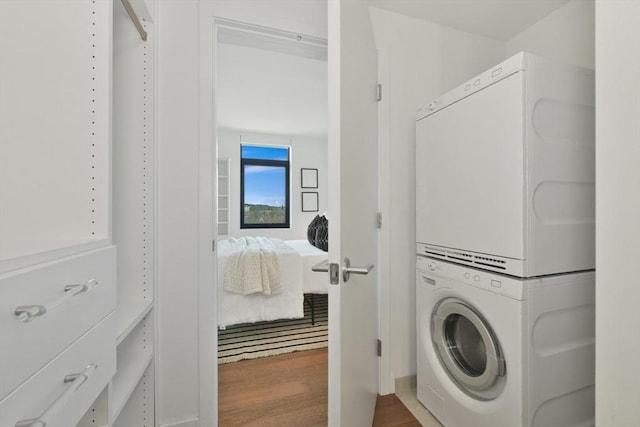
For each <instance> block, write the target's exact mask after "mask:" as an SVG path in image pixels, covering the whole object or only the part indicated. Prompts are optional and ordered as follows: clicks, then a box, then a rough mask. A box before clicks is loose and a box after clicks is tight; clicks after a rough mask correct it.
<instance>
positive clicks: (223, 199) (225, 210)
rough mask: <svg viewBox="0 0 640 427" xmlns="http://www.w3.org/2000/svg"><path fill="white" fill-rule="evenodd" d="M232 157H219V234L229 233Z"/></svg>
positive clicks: (225, 234)
mask: <svg viewBox="0 0 640 427" xmlns="http://www.w3.org/2000/svg"><path fill="white" fill-rule="evenodd" d="M230 182H231V159H229V158H219V159H218V183H217V184H218V235H219V236H227V235H228V234H229V219H230V216H229V209H230V207H231V184H230Z"/></svg>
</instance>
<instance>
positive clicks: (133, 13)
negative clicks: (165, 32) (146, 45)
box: [121, 0, 147, 41]
mask: <svg viewBox="0 0 640 427" xmlns="http://www.w3.org/2000/svg"><path fill="white" fill-rule="evenodd" d="M121 1H122V5H123V6H124V8H125V10H126V11H127V13H128V14H129V18H131V20H132V21H133V25H135V26H136V29H137V30H138V33H140V38H141V39H142V40H144V41H147V32H146V31H145V30H144V27H143V26H142V23H140V19H139V18H138V15H136V11H135V10H133V6H131V3H129V0H121Z"/></svg>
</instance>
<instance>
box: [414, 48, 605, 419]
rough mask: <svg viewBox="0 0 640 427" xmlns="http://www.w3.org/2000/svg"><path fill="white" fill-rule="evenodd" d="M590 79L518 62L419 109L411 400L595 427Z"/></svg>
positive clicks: (442, 409) (448, 409) (448, 414)
mask: <svg viewBox="0 0 640 427" xmlns="http://www.w3.org/2000/svg"><path fill="white" fill-rule="evenodd" d="M594 90H595V88H594V73H593V72H592V71H590V70H585V69H582V68H578V67H573V66H568V65H563V64H559V63H555V62H552V61H549V60H546V59H543V58H540V57H537V56H534V55H531V54H528V53H519V54H517V55H515V56H513V57H511V58H509V59H507V60H506V61H504V62H502V63H501V64H499V65H497V66H495V67H493V68H492V69H490V70H488V71H486V72H485V73H483V74H481V75H479V76H477V77H476V78H473V79H471V80H470V81H469V82H467V83H466V84H463V85H462V86H460V87H458V88H456V89H453V90H452V91H450V92H448V93H446V94H445V95H443V96H442V97H440V98H438V99H436V100H434V101H433V102H431V103H430V104H429V105H428V106H427V107H426V108H424V109H420V110H419V111H418V116H417V122H416V196H417V199H416V200H417V202H416V203H417V205H416V208H417V212H416V213H417V217H416V220H417V224H416V226H417V239H416V240H417V253H418V256H417V275H416V287H417V288H416V293H417V312H416V313H417V314H416V321H417V335H418V336H417V365H418V366H417V369H418V370H417V374H418V375H417V377H418V399H419V400H420V401H421V402H422V403H423V404H424V405H425V406H426V407H427V408H428V409H429V410H430V411H431V412H432V413H433V414H434V415H435V416H436V418H438V420H439V421H440V422H441V423H442V424H443V425H444V426H445V427H484V426H486V427H518V426H527V427H530V426H536V427H564V426H590V425H594V379H595V378H594V377H595V374H594V370H595V275H594V272H593V269H594V267H595V237H594V236H595V185H594V183H595V129H594V127H595V125H594V123H595V120H594V119H595V109H594Z"/></svg>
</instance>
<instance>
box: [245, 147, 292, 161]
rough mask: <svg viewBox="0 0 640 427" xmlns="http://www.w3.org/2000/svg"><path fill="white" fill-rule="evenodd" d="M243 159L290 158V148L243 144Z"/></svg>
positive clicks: (285, 159)
mask: <svg viewBox="0 0 640 427" xmlns="http://www.w3.org/2000/svg"><path fill="white" fill-rule="evenodd" d="M242 158H243V159H260V160H284V161H287V160H289V149H288V148H282V147H267V146H256V145H243V146H242Z"/></svg>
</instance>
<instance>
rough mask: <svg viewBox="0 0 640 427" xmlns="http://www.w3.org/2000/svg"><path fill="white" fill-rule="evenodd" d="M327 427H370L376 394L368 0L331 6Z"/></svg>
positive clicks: (373, 64) (373, 111)
mask: <svg viewBox="0 0 640 427" xmlns="http://www.w3.org/2000/svg"><path fill="white" fill-rule="evenodd" d="M328 10H329V62H328V66H329V262H330V263H331V264H332V265H336V266H338V265H339V269H340V274H339V282H340V283H339V285H332V286H330V290H329V307H330V311H329V425H330V426H331V427H337V426H343V427H359V426H370V425H371V423H372V421H373V412H374V408H375V401H376V396H377V383H378V380H377V377H378V368H377V363H378V361H377V355H376V339H377V325H378V322H377V300H376V294H377V290H376V286H377V281H376V269H375V268H373V269H372V270H371V271H370V272H369V273H368V274H366V275H364V274H352V275H351V276H350V277H349V279H348V280H345V279H344V278H343V277H342V272H343V269H344V267H345V262H344V259H345V258H349V259H350V260H351V264H352V266H354V267H362V268H365V267H367V266H370V265H372V264H373V263H374V262H375V260H376V256H377V230H376V210H377V197H378V188H377V182H378V180H377V152H378V146H377V132H376V129H377V107H376V99H375V88H376V80H377V76H376V73H377V56H376V50H375V46H374V40H373V33H372V28H371V23H370V18H369V10H368V7H367V3H366V1H364V0H329V2H328Z"/></svg>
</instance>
